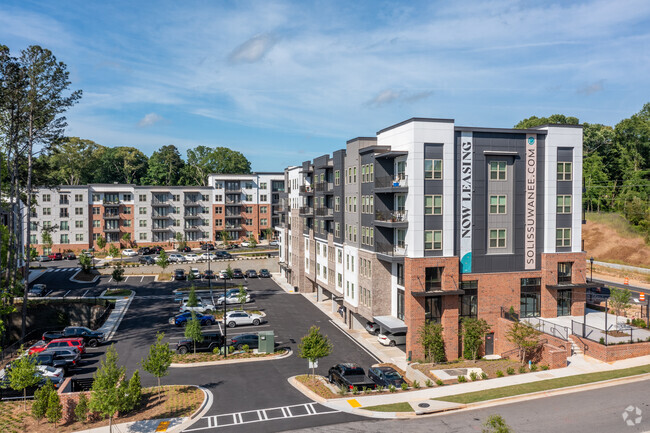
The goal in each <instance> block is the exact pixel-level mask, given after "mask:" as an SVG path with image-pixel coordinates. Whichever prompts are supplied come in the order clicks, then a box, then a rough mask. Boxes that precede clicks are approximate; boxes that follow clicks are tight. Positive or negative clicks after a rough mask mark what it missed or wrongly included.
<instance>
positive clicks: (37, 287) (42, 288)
mask: <svg viewBox="0 0 650 433" xmlns="http://www.w3.org/2000/svg"><path fill="white" fill-rule="evenodd" d="M46 293H47V286H46V285H45V284H34V285H33V286H32V288H31V289H29V291H28V292H27V297H29V298H32V297H38V298H40V297H42V296H45V294H46Z"/></svg>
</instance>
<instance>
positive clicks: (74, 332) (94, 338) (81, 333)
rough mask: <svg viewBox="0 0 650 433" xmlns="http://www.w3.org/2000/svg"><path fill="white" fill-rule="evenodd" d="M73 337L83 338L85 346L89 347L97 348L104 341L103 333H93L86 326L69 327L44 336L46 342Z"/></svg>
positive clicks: (49, 332)
mask: <svg viewBox="0 0 650 433" xmlns="http://www.w3.org/2000/svg"><path fill="white" fill-rule="evenodd" d="M71 337H75V338H83V340H84V343H85V345H86V346H88V347H97V345H98V344H99V343H101V342H103V341H104V333H103V332H97V331H91V330H90V329H88V328H86V327H84V326H68V327H67V328H64V329H63V331H48V332H46V333H44V334H43V340H44V341H50V340H55V339H57V338H71Z"/></svg>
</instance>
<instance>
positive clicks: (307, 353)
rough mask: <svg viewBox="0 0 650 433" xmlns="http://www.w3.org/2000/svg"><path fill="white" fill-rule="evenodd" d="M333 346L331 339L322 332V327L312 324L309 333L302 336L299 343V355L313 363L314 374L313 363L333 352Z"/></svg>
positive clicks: (312, 373)
mask: <svg viewBox="0 0 650 433" xmlns="http://www.w3.org/2000/svg"><path fill="white" fill-rule="evenodd" d="M333 348H334V346H333V345H332V342H331V341H330V339H329V338H327V336H326V335H323V334H321V333H320V328H319V327H317V326H312V327H311V328H309V333H308V334H307V335H305V336H304V337H302V339H301V340H300V344H298V356H299V357H301V358H303V359H307V360H308V361H309V362H311V363H312V369H311V375H312V376H314V374H315V373H314V370H315V368H314V366H313V364H314V363H315V362H316V361H318V360H319V359H321V358H325V357H326V356H328V355H329V354H330V353H332V349H333Z"/></svg>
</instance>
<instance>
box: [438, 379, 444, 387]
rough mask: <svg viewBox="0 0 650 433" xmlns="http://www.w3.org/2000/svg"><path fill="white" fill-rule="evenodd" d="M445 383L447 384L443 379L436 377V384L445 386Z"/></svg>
mask: <svg viewBox="0 0 650 433" xmlns="http://www.w3.org/2000/svg"><path fill="white" fill-rule="evenodd" d="M444 384H445V382H443V381H442V380H440V379H436V385H438V386H443V385H444Z"/></svg>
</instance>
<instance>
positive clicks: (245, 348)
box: [241, 344, 251, 353]
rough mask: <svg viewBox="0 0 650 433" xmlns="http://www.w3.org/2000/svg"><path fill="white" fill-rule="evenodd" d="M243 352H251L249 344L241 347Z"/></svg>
mask: <svg viewBox="0 0 650 433" xmlns="http://www.w3.org/2000/svg"><path fill="white" fill-rule="evenodd" d="M241 350H243V351H244V352H246V353H248V352H249V351H250V350H251V348H250V347H249V346H248V344H244V345H243V346H242V347H241Z"/></svg>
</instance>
